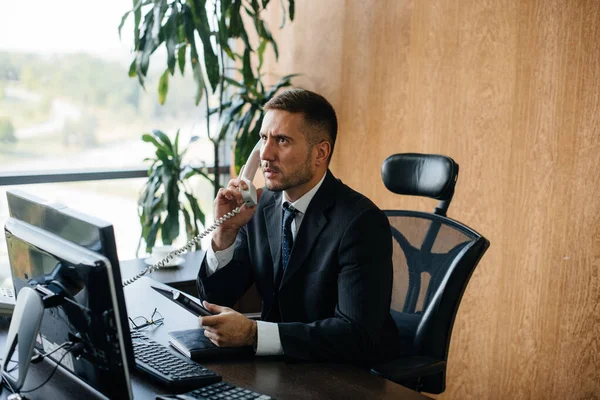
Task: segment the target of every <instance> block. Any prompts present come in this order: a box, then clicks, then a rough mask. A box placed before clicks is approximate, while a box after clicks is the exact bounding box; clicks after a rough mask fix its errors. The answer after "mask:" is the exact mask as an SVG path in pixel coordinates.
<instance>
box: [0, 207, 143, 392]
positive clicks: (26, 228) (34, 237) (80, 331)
mask: <svg viewBox="0 0 600 400" xmlns="http://www.w3.org/2000/svg"><path fill="white" fill-rule="evenodd" d="M5 233H6V242H7V247H8V255H9V261H10V266H11V272H12V276H13V283H14V286H15V292H16V293H18V294H17V300H18V301H17V306H16V307H15V315H14V316H13V321H12V322H11V327H10V329H9V333H8V340H7V345H6V349H5V352H4V357H5V358H6V359H5V360H3V364H2V367H3V371H2V373H3V376H4V378H5V380H7V382H9V384H10V385H11V388H12V386H16V389H17V390H19V389H21V387H22V385H23V382H24V380H25V378H24V375H25V374H26V372H27V369H28V365H29V361H30V357H31V354H32V349H33V347H35V348H36V349H37V350H38V352H39V353H41V354H45V355H46V357H48V358H50V359H51V360H52V361H54V362H55V363H57V364H58V365H60V366H61V367H62V368H63V369H64V370H65V371H67V372H69V373H71V374H72V375H73V376H75V377H77V378H78V379H80V380H81V381H82V382H84V383H85V384H87V385H89V386H91V387H92V388H93V389H95V390H97V391H98V392H100V393H101V394H103V395H105V396H106V397H108V398H130V399H131V398H133V395H132V391H131V382H130V379H129V367H128V365H129V363H128V361H127V357H126V340H125V339H126V338H127V339H129V335H128V334H127V336H126V335H125V332H124V331H125V328H127V327H128V325H127V324H125V325H123V324H122V323H121V320H122V318H121V317H122V315H121V313H122V312H123V311H124V308H121V307H119V303H118V301H117V293H118V292H119V291H120V292H121V293H122V286H121V282H120V280H116V281H115V277H114V275H113V268H112V266H111V263H110V261H109V260H108V259H107V258H106V257H104V256H102V255H100V254H98V253H96V252H93V251H90V250H88V249H86V248H84V247H82V246H79V245H76V244H74V243H72V242H69V241H67V240H65V239H63V238H61V237H59V236H57V235H55V234H53V233H51V232H48V231H46V230H44V229H41V228H39V227H36V226H33V225H30V224H28V223H26V222H23V221H19V220H17V219H15V218H12V217H11V218H9V219H8V221H7V223H6V226H5ZM21 290H22V291H21ZM38 295H39V298H38ZM21 296H24V299H26V301H29V300H35V304H33V307H28V306H27V305H25V306H24V305H23V304H25V303H24V302H23V300H22V299H20V297H21ZM28 336H29V337H28ZM129 345H130V346H131V343H130V342H129ZM62 346H65V347H64V348H63V347H62ZM73 349H76V351H74V352H71V350H73ZM13 354H16V355H17V356H18V360H17V361H18V367H16V368H18V370H19V374H18V376H17V377H14V376H12V375H11V374H10V373H11V372H12V371H13V368H8V366H9V359H8V357H10V356H12V355H13ZM16 368H14V369H16ZM23 389H26V388H23Z"/></svg>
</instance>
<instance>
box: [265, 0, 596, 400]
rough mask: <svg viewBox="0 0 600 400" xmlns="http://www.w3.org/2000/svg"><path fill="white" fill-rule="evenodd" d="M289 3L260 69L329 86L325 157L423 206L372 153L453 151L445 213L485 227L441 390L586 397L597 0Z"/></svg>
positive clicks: (273, 22)
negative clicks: (389, 180) (274, 51)
mask: <svg viewBox="0 0 600 400" xmlns="http://www.w3.org/2000/svg"><path fill="white" fill-rule="evenodd" d="M296 5H297V13H296V21H295V22H294V23H293V24H292V25H290V26H288V27H286V28H285V29H284V30H282V31H279V30H278V29H276V28H275V29H273V30H274V31H275V35H276V37H277V38H278V40H279V42H278V43H280V53H281V54H280V59H279V62H278V63H275V62H274V60H273V59H272V58H271V59H270V60H269V61H268V64H267V67H268V71H269V77H270V78H272V79H273V80H275V79H276V78H278V77H279V76H282V75H284V74H287V73H292V72H301V73H303V74H304V75H303V76H302V78H300V79H298V80H296V81H295V82H296V85H297V86H300V87H305V88H307V89H311V90H315V91H317V92H319V93H321V94H323V95H324V96H325V97H327V98H328V99H329V100H330V101H331V102H332V104H333V105H334V107H335V108H336V110H337V113H338V118H339V122H340V124H339V125H340V131H339V136H338V140H339V141H338V143H337V144H336V150H335V153H334V157H333V161H332V165H331V169H332V171H333V172H334V174H336V175H337V176H338V177H340V178H341V179H342V180H343V181H344V182H346V183H348V184H349V185H350V186H352V187H354V188H356V189H357V190H359V191H361V192H362V193H364V194H366V195H367V196H369V197H371V198H372V199H373V200H374V201H375V202H376V203H377V204H378V205H379V206H380V207H382V208H390V209H421V210H431V209H433V207H434V206H435V201H433V200H431V201H429V200H423V199H417V198H409V197H404V198H400V197H399V196H395V195H393V194H391V193H389V192H388V191H387V190H386V189H385V187H384V186H383V184H382V183H381V179H380V169H381V163H382V162H383V160H384V159H385V158H386V157H387V156H389V155H391V154H394V153H398V152H423V153H442V154H446V155H449V156H451V157H453V158H454V159H455V160H456V161H457V162H458V163H459V164H460V167H461V171H460V177H459V180H458V186H457V192H456V195H455V198H454V200H453V203H452V206H451V207H450V211H449V215H450V216H451V217H454V218H456V219H458V220H459V221H461V222H463V223H465V224H467V225H469V226H471V227H472V228H474V229H476V230H478V231H479V232H481V233H482V234H483V235H484V236H486V237H487V238H488V239H489V240H490V241H491V247H490V249H489V251H488V253H487V254H486V255H485V257H484V259H483V261H482V262H481V264H480V266H479V267H478V269H477V270H476V271H475V274H474V275H473V277H472V279H471V282H470V284H469V286H468V288H467V291H466V293H465V296H464V298H463V301H462V304H461V308H460V310H459V313H458V316H457V319H456V323H455V326H454V332H453V337H452V343H451V348H450V354H449V367H448V379H447V384H448V387H447V391H446V392H445V393H444V394H442V395H440V396H439V397H440V398H448V399H464V398H486V399H506V398H512V399H557V398H569V399H597V398H600V353H599V352H600V277H599V275H600V201H599V200H598V192H599V191H600V156H599V151H600V1H597V0H537V1H536V0H439V1H421V0H377V1H374V0H372V1H361V0H346V1H343V0H327V1H317V0H306V1H302V2H296ZM280 17H281V15H280V11H279V10H278V9H277V7H272V9H271V11H270V15H269V20H270V26H271V27H276V26H278V24H279V22H280Z"/></svg>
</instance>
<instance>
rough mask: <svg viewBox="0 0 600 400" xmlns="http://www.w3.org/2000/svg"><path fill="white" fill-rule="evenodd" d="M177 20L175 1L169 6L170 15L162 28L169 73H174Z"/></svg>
mask: <svg viewBox="0 0 600 400" xmlns="http://www.w3.org/2000/svg"><path fill="white" fill-rule="evenodd" d="M178 20H179V15H178V12H177V3H173V6H172V7H171V16H170V17H169V19H168V20H167V23H166V24H165V29H164V31H165V35H166V38H165V46H166V47H167V66H168V67H169V72H170V73H171V75H173V74H174V73H175V61H176V60H175V47H176V46H177V42H178V41H179V40H178V39H179V38H178V36H179V35H178V29H177V22H178Z"/></svg>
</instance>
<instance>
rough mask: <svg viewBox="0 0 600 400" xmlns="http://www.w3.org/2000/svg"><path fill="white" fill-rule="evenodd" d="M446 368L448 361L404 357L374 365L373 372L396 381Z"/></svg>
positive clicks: (421, 357)
mask: <svg viewBox="0 0 600 400" xmlns="http://www.w3.org/2000/svg"><path fill="white" fill-rule="evenodd" d="M445 370H446V362H445V361H442V360H439V359H435V358H433V357H426V356H414V357H402V358H397V359H395V360H393V361H390V362H387V363H382V364H378V365H375V366H373V368H371V373H373V374H375V375H379V376H381V377H383V378H386V379H389V380H391V381H394V382H397V383H399V382H402V380H404V379H407V378H415V377H421V376H429V375H433V374H436V373H439V372H443V371H445Z"/></svg>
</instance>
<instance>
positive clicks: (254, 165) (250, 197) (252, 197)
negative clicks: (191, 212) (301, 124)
mask: <svg viewBox="0 0 600 400" xmlns="http://www.w3.org/2000/svg"><path fill="white" fill-rule="evenodd" d="M261 146H262V141H261V140H259V141H258V143H256V145H255V146H254V148H253V149H252V153H250V157H249V158H248V160H247V161H246V164H245V165H244V166H243V167H242V171H241V172H242V173H241V176H240V179H241V180H243V181H244V182H246V185H248V189H247V190H244V189H242V188H240V192H241V194H242V198H243V199H244V205H245V206H246V207H251V206H255V205H256V204H257V202H258V199H257V194H256V188H255V187H254V185H253V184H252V180H253V179H254V175H256V171H258V167H259V166H260V148H261ZM241 208H242V206H239V207H236V208H235V210H232V211H230V212H228V213H227V214H225V215H223V216H222V217H221V218H219V219H218V220H216V221H215V222H214V223H213V224H212V225H211V226H209V227H208V228H206V229H205V230H204V231H203V232H200V233H199V234H198V235H196V236H194V237H193V238H192V239H191V240H190V241H188V242H187V243H186V244H185V245H184V246H182V247H180V248H179V249H177V250H175V251H172V252H171V253H169V254H167V255H166V256H165V257H164V258H163V259H162V260H160V261H159V262H157V263H156V264H154V265H149V266H147V267H146V268H145V269H144V270H143V271H142V272H140V273H139V274H137V275H135V276H134V277H132V278H130V279H127V280H126V281H124V282H123V287H125V286H127V285H130V284H132V283H133V282H135V281H137V280H138V279H140V278H141V277H142V276H144V275H146V274H149V273H151V272H154V271H156V270H157V269H160V268H162V267H164V266H165V265H166V264H168V263H169V261H171V260H172V259H173V258H175V257H177V256H179V255H181V254H184V253H187V252H188V251H189V250H190V249H191V248H192V246H193V245H194V243H199V242H200V239H202V238H203V237H204V236H206V235H208V234H209V233H211V232H212V231H214V230H215V229H217V227H218V226H219V225H221V224H222V223H223V222H225V221H227V220H228V219H229V218H231V217H233V216H234V215H236V214H239V213H240V210H241Z"/></svg>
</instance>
